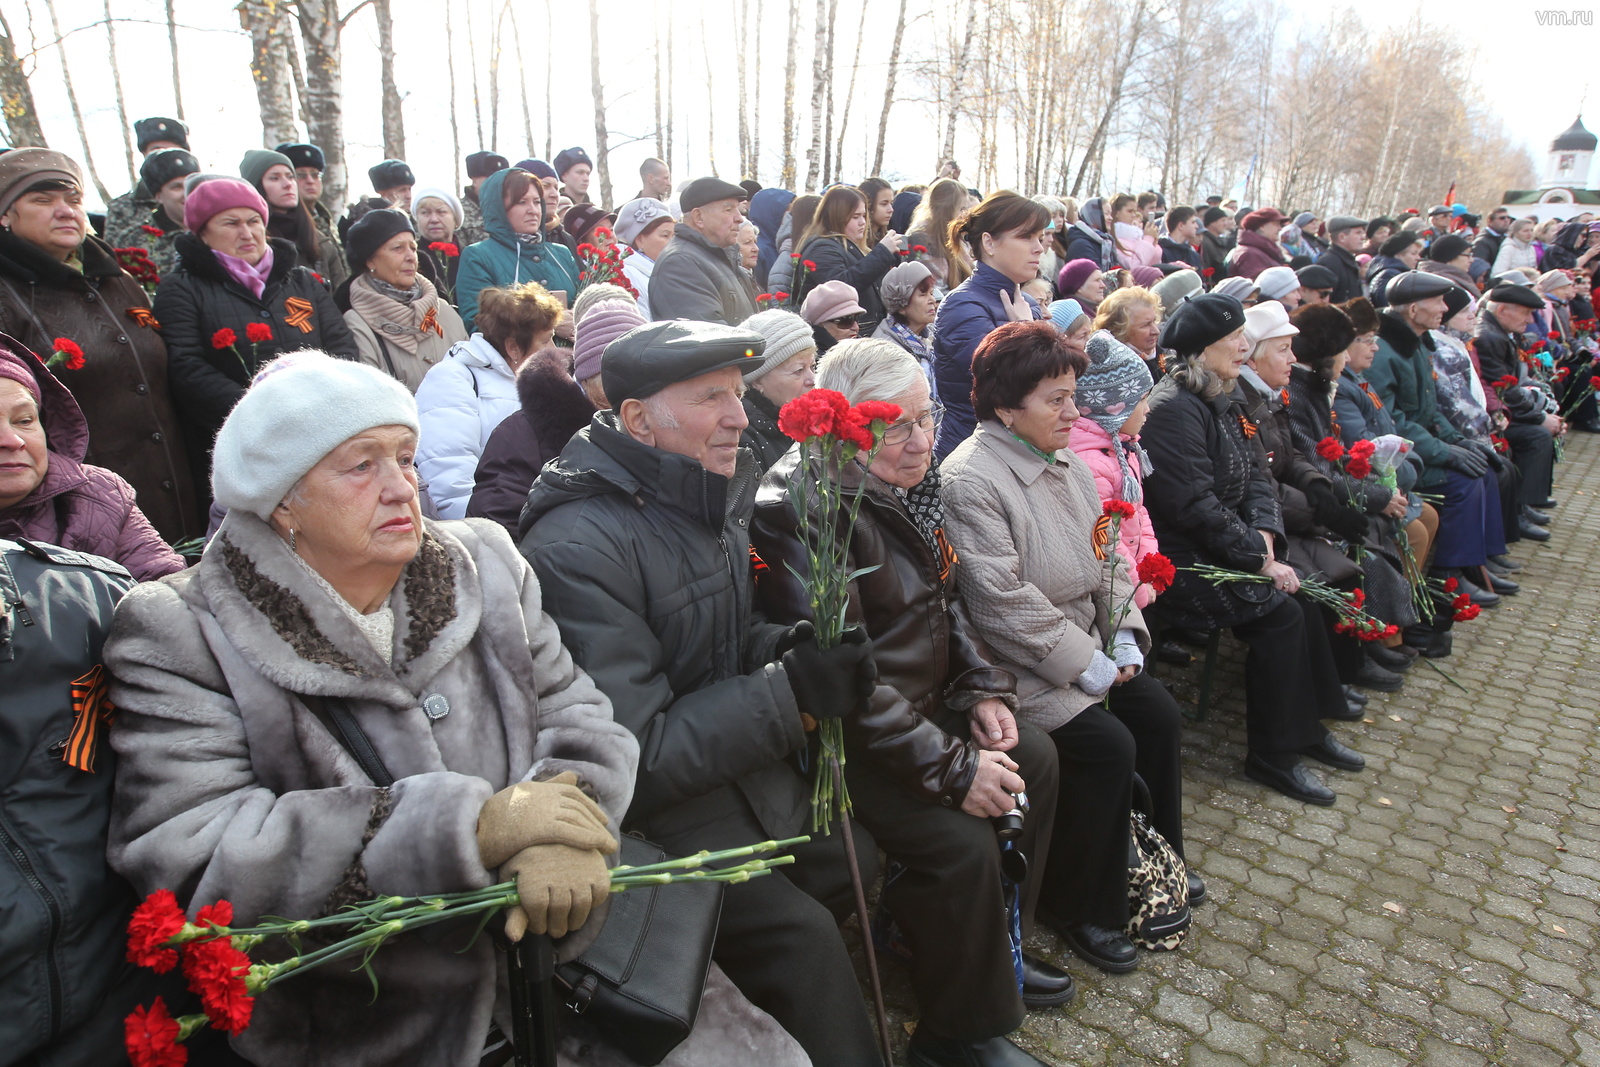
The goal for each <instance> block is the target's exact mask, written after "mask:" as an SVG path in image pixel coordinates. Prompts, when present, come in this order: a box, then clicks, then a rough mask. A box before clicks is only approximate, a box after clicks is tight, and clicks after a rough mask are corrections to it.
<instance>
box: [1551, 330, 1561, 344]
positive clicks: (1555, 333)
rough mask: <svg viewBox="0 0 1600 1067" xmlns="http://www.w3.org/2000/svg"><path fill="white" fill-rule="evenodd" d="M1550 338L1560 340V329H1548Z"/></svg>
mask: <svg viewBox="0 0 1600 1067" xmlns="http://www.w3.org/2000/svg"><path fill="white" fill-rule="evenodd" d="M1550 340H1552V341H1559V340H1561V331H1559V330H1551V331H1550Z"/></svg>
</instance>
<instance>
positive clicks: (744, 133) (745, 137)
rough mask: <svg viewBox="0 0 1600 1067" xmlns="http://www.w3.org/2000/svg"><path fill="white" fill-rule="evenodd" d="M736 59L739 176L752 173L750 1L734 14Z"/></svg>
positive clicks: (740, 0)
mask: <svg viewBox="0 0 1600 1067" xmlns="http://www.w3.org/2000/svg"><path fill="white" fill-rule="evenodd" d="M733 32H734V38H735V40H737V41H738V44H737V45H735V46H734V58H735V61H736V63H737V65H738V70H739V176H740V177H741V178H742V177H744V176H745V175H747V174H749V173H750V110H749V98H748V97H747V96H746V95H745V61H744V53H745V42H746V40H747V38H748V36H749V33H750V0H739V3H738V6H737V7H735V8H734V14H733Z"/></svg>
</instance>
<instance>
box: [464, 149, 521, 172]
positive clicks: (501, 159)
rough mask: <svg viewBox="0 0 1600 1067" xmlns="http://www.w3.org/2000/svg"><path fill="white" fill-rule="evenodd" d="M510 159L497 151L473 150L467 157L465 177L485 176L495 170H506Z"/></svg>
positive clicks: (509, 164)
mask: <svg viewBox="0 0 1600 1067" xmlns="http://www.w3.org/2000/svg"><path fill="white" fill-rule="evenodd" d="M510 166H511V161H510V160H509V159H507V158H506V157H505V156H502V155H501V154H500V153H498V152H474V153H472V154H471V155H470V156H468V157H467V177H469V178H487V177H488V176H489V175H491V174H493V173H494V172H495V171H497V170H507V169H509V168H510Z"/></svg>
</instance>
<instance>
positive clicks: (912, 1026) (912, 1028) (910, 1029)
mask: <svg viewBox="0 0 1600 1067" xmlns="http://www.w3.org/2000/svg"><path fill="white" fill-rule="evenodd" d="M900 1025H901V1026H903V1027H905V1028H906V1034H907V1035H910V1034H914V1033H916V1032H917V1024H916V1023H901V1024H900Z"/></svg>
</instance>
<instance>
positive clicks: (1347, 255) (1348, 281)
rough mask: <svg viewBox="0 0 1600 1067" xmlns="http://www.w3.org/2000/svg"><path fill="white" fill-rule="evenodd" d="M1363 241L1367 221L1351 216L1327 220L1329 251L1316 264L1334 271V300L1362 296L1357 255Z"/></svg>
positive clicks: (1335, 301) (1364, 239) (1340, 300)
mask: <svg viewBox="0 0 1600 1067" xmlns="http://www.w3.org/2000/svg"><path fill="white" fill-rule="evenodd" d="M1366 240H1367V224H1366V223H1365V222H1364V221H1363V220H1361V219H1358V218H1356V217H1355V216H1354V215H1335V216H1334V217H1333V218H1331V219H1329V220H1328V250H1327V251H1326V252H1324V253H1322V255H1320V256H1318V257H1317V266H1319V267H1326V268H1327V269H1328V270H1330V271H1332V272H1333V276H1334V284H1333V295H1332V302H1333V303H1335V304H1342V303H1344V302H1345V301H1346V300H1354V299H1355V298H1356V297H1358V296H1361V295H1362V291H1361V264H1359V263H1357V262H1356V255H1357V253H1359V252H1360V251H1361V247H1362V245H1364V244H1365V243H1366Z"/></svg>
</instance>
